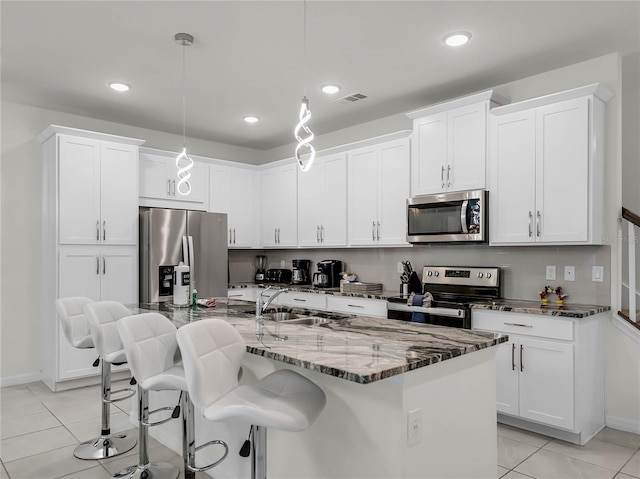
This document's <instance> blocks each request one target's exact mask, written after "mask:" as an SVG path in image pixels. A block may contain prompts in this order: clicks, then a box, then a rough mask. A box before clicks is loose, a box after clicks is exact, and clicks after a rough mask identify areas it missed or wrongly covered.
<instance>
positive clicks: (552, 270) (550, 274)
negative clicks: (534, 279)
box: [544, 265, 556, 281]
mask: <svg viewBox="0 0 640 479" xmlns="http://www.w3.org/2000/svg"><path fill="white" fill-rule="evenodd" d="M544 279H547V280H549V281H555V280H556V267H555V265H547V269H546V273H545V276H544Z"/></svg>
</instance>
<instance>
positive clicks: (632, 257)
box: [618, 206, 640, 329]
mask: <svg viewBox="0 0 640 479" xmlns="http://www.w3.org/2000/svg"><path fill="white" fill-rule="evenodd" d="M622 218H623V219H625V220H627V226H628V228H629V243H628V246H629V254H628V259H629V314H628V316H627V315H626V314H624V313H623V312H622V311H620V312H619V313H618V314H619V315H620V316H622V317H623V318H625V319H626V320H628V321H629V322H630V323H631V324H633V325H634V326H635V327H636V328H638V329H640V324H638V322H637V321H636V228H640V216H638V215H637V214H636V213H634V212H633V211H631V210H628V209H627V208H625V207H624V206H623V207H622Z"/></svg>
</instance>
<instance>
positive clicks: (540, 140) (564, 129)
mask: <svg viewBox="0 0 640 479" xmlns="http://www.w3.org/2000/svg"><path fill="white" fill-rule="evenodd" d="M609 98H611V93H610V92H608V91H607V90H605V89H604V88H603V87H600V86H599V85H591V86H588V87H584V88H578V89H575V90H570V91H567V92H563V93H558V94H554V95H549V96H546V97H542V98H538V99H534V100H528V101H525V102H520V103H516V104H512V105H508V106H505V107H501V108H495V109H493V110H492V111H491V114H490V121H489V132H490V136H489V138H490V139H489V170H490V174H489V190H490V198H491V201H490V203H489V204H490V232H489V239H490V242H491V244H599V243H601V242H602V221H603V218H602V215H603V209H602V208H603V206H602V204H603V189H604V178H603V177H604V160H603V158H604V157H603V136H604V105H605V102H606V101H608V100H609Z"/></svg>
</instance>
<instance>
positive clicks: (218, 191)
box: [209, 165, 232, 242]
mask: <svg viewBox="0 0 640 479" xmlns="http://www.w3.org/2000/svg"><path fill="white" fill-rule="evenodd" d="M231 170H232V169H231V168H229V167H227V166H220V165H210V166H209V212H210V213H226V214H228V215H229V214H231V204H232V202H231V191H232V187H231V177H232V172H231ZM227 223H228V224H229V228H231V225H232V222H231V218H228V221H227ZM229 242H231V240H229Z"/></svg>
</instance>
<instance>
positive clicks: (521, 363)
mask: <svg viewBox="0 0 640 479" xmlns="http://www.w3.org/2000/svg"><path fill="white" fill-rule="evenodd" d="M523 350H524V346H523V345H522V344H521V345H520V372H522V371H524V363H523V362H522V351H523Z"/></svg>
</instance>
